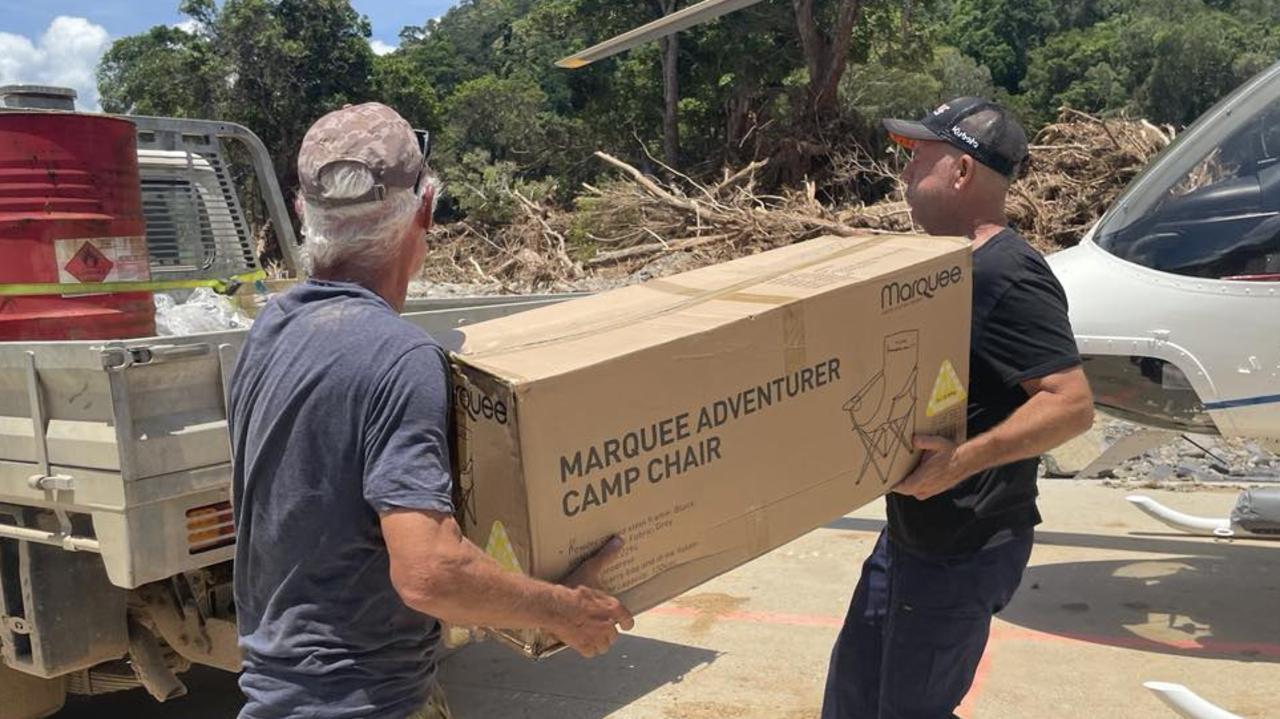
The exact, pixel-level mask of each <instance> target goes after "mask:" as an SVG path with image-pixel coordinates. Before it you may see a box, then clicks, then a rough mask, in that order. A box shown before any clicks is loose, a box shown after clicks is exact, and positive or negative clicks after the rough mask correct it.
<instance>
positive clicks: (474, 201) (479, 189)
mask: <svg viewBox="0 0 1280 719" xmlns="http://www.w3.org/2000/svg"><path fill="white" fill-rule="evenodd" d="M444 176H445V186H446V187H447V188H448V191H449V193H450V194H451V195H452V196H453V197H454V198H455V199H456V200H457V202H458V206H459V208H461V209H462V211H464V212H466V213H467V216H468V217H472V218H474V219H476V220H479V221H480V222H486V223H491V224H499V223H507V222H511V221H512V220H513V219H515V217H516V215H517V214H518V213H519V212H520V211H521V210H520V201H519V200H518V199H517V198H516V197H515V195H514V194H513V193H517V192H518V193H520V195H522V196H523V197H524V198H525V199H527V200H529V201H531V202H535V203H537V202H542V201H544V200H547V199H549V198H551V197H552V196H553V195H554V194H555V181H554V180H550V179H543V180H526V179H522V178H521V177H520V173H519V168H518V166H517V165H516V163H514V162H511V161H509V160H498V161H496V162H495V161H494V160H493V158H492V157H491V156H490V155H489V153H488V152H486V151H485V150H480V149H475V150H469V151H467V152H466V153H465V154H464V155H463V156H462V157H461V159H460V160H459V161H458V162H457V163H455V164H452V165H449V166H448V167H446V168H445V170H444Z"/></svg>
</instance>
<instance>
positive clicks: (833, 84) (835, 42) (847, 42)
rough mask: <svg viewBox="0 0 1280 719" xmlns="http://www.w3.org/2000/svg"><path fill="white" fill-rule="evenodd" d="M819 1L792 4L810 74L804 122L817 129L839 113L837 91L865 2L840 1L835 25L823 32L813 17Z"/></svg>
mask: <svg viewBox="0 0 1280 719" xmlns="http://www.w3.org/2000/svg"><path fill="white" fill-rule="evenodd" d="M815 2H816V0H791V5H792V7H794V8H795V12H796V26H797V29H798V30H799V32H800V47H801V48H802V49H803V50H804V60H805V66H806V67H807V68H808V70H809V93H808V102H807V106H806V107H805V118H806V119H807V120H809V121H810V122H811V123H813V124H814V126H816V123H817V122H819V121H821V120H822V119H823V118H826V117H831V116H832V115H834V114H835V112H836V109H837V99H838V98H837V95H836V91H837V89H838V88H839V86H840V78H842V77H844V71H845V68H846V67H847V65H848V62H847V61H848V58H849V47H850V46H851V45H852V44H853V28H854V27H856V26H857V24H858V20H859V19H861V17H862V3H863V0H840V7H839V9H838V10H837V13H836V23H835V25H834V27H832V28H831V32H830V33H827V32H824V31H823V29H822V23H821V22H820V19H819V18H817V17H815V16H814V8H813V6H814V4H815Z"/></svg>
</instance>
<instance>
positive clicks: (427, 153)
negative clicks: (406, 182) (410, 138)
mask: <svg viewBox="0 0 1280 719" xmlns="http://www.w3.org/2000/svg"><path fill="white" fill-rule="evenodd" d="M413 134H414V136H415V137H417V138H418V149H419V150H421V151H422V167H419V168H418V177H417V178H415V179H414V181H413V192H414V194H417V193H418V191H419V190H421V189H422V178H423V177H424V176H425V175H426V174H427V159H428V158H430V157H431V133H430V132H427V131H426V130H414V131H413Z"/></svg>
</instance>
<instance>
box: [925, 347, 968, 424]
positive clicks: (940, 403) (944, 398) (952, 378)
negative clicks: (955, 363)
mask: <svg viewBox="0 0 1280 719" xmlns="http://www.w3.org/2000/svg"><path fill="white" fill-rule="evenodd" d="M968 398H969V395H968V393H967V392H965V391H964V385H963V384H961V383H960V376H959V375H957V374H956V368H955V367H952V366H951V360H942V367H941V368H939V369H938V379H937V380H936V381H935V382H934V383H933V394H932V395H930V396H929V406H928V407H926V408H925V411H924V414H925V416H926V417H932V416H934V415H937V414H941V413H943V412H946V411H947V410H949V409H951V408H952V407H954V406H956V405H958V404H960V403H961V402H964V401H965V400H966V399H968Z"/></svg>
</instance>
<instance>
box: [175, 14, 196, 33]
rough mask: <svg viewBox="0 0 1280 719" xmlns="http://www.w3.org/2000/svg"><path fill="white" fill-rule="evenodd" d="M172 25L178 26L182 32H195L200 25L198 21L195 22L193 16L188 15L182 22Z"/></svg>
mask: <svg viewBox="0 0 1280 719" xmlns="http://www.w3.org/2000/svg"><path fill="white" fill-rule="evenodd" d="M174 27H176V28H178V29H179V30H181V31H183V32H189V33H195V31H196V30H197V29H198V28H199V27H200V23H198V22H196V20H195V18H190V17H189V18H187V19H186V20H183V21H182V22H180V23H178V24H176V25H174Z"/></svg>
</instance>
